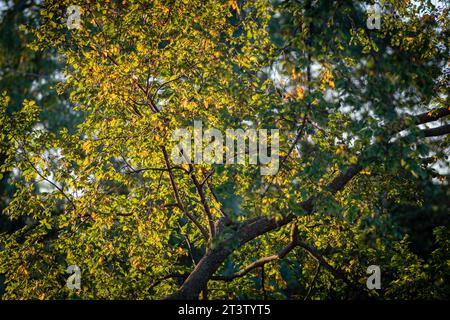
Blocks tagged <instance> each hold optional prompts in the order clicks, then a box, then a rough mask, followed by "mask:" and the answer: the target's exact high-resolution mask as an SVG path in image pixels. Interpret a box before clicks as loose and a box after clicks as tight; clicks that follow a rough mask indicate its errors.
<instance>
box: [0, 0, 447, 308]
mask: <svg viewBox="0 0 450 320" xmlns="http://www.w3.org/2000/svg"><path fill="white" fill-rule="evenodd" d="M382 3H383V4H384V5H385V7H384V9H383V10H384V11H383V15H382V27H381V28H380V29H379V30H369V29H368V28H367V24H366V20H367V13H366V5H367V4H368V3H367V2H362V1H361V2H360V1H346V2H340V1H339V2H336V1H266V0H256V1H251V2H246V1H234V0H233V1H217V0H214V1H213V0H208V1H200V0H198V1H197V0H193V1H129V0H124V1H122V2H111V3H109V2H108V3H106V4H100V3H98V2H91V1H85V2H82V3H81V2H80V3H79V5H80V9H81V11H80V13H81V27H80V28H73V29H72V28H68V26H67V23H66V22H67V14H69V15H70V14H71V12H70V11H69V12H67V8H68V6H69V5H74V4H76V3H73V1H53V0H49V1H47V2H46V3H45V5H44V8H43V10H42V11H41V17H42V21H41V25H40V27H39V28H37V29H30V30H33V32H34V34H35V37H36V41H35V43H34V45H33V47H34V48H35V49H38V48H39V49H44V50H45V49H50V48H57V49H58V52H60V54H61V55H63V56H64V58H65V62H66V64H67V68H66V71H65V77H64V81H62V82H61V84H60V87H59V88H60V90H61V92H64V91H71V92H72V93H71V101H72V103H73V104H74V105H75V106H76V109H77V110H79V111H81V112H83V113H84V116H85V121H84V122H83V123H81V124H80V125H79V126H78V127H77V132H76V133H74V134H72V133H69V132H68V131H67V130H64V129H63V130H61V131H59V132H56V133H52V132H50V131H46V130H39V129H36V127H35V126H34V119H35V118H36V117H38V115H39V108H38V107H37V105H36V103H34V102H33V101H25V103H24V107H23V110H21V111H18V112H16V113H14V114H13V115H12V116H10V115H8V114H7V113H6V112H5V111H4V110H5V109H6V106H7V104H8V101H7V98H6V96H5V97H4V98H3V105H4V107H3V112H2V114H1V122H2V141H3V140H5V139H6V140H7V141H10V142H11V143H8V144H3V145H2V152H3V153H4V154H7V155H8V156H7V159H6V162H5V164H4V165H3V166H2V170H3V171H11V170H15V172H17V174H18V175H19V176H20V178H18V179H16V180H17V181H16V182H15V183H16V188H17V190H18V191H17V192H16V194H15V196H14V198H13V199H12V200H11V202H10V203H9V205H8V208H7V209H6V210H7V213H8V214H9V216H10V217H11V218H18V217H23V216H26V217H28V218H29V220H30V221H31V223H30V224H29V225H27V226H25V227H23V228H21V229H20V230H18V231H17V232H15V233H13V234H10V235H7V234H2V236H1V238H0V243H1V247H3V248H4V250H3V251H2V252H1V256H0V273H5V274H6V277H7V287H6V292H5V295H4V297H5V298H16V297H20V298H35V297H38V298H64V297H81V298H125V297H126V298H173V299H179V298H186V299H196V298H198V297H199V296H200V294H202V297H203V298H243V297H244V298H254V297H267V298H322V299H325V298H340V299H349V298H367V297H373V298H445V297H448V293H449V292H448V291H449V287H448V285H446V283H445V279H446V277H448V275H449V271H450V270H449V269H448V268H449V267H448V264H447V263H446V261H447V260H448V257H449V249H448V248H449V239H450V237H449V229H448V228H447V227H446V226H448V218H447V219H446V220H445V221H444V222H443V223H439V224H438V226H439V228H436V229H435V231H434V234H435V237H436V242H435V243H436V247H435V248H433V252H432V253H431V254H430V256H429V257H428V258H427V260H426V261H425V260H424V258H422V257H420V256H419V255H418V254H416V253H414V252H412V251H411V249H410V247H409V245H408V237H407V235H406V234H405V233H404V231H403V229H402V228H401V226H399V224H398V222H397V220H396V219H395V218H396V217H395V209H392V207H393V204H395V205H396V206H406V205H413V206H416V207H417V206H422V205H423V203H424V202H425V203H426V201H427V198H425V197H424V193H423V192H422V190H421V188H420V187H418V185H419V183H418V181H423V183H425V182H427V183H429V184H430V183H431V182H430V181H431V179H435V180H433V181H434V182H433V183H434V184H433V185H436V184H441V185H442V186H447V183H448V181H447V178H446V176H445V172H444V174H442V171H441V172H439V171H437V169H436V165H437V164H439V163H445V162H446V161H447V157H448V156H447V153H448V142H449V138H448V133H449V124H448V123H447V122H446V117H447V116H448V115H449V114H450V108H449V107H448V72H447V73H446V70H448V69H446V64H447V63H448V58H449V54H448V53H449V52H448V38H449V37H448V35H449V28H448V27H449V25H448V12H449V11H448V10H449V8H448V7H443V8H438V7H436V6H435V5H433V4H431V3H430V2H428V1H421V2H410V1H402V2H398V1H382ZM388 5H389V8H388V7H387V6H388ZM194 120H201V121H202V122H203V123H204V125H205V126H208V127H214V128H216V129H218V130H220V131H221V132H225V131H226V130H227V129H230V128H243V129H247V128H254V129H271V128H277V129H280V130H281V134H280V153H279V155H280V168H279V170H278V172H277V174H276V175H273V176H262V175H261V173H260V165H232V164H226V165H221V164H206V163H195V164H189V165H187V164H186V165H185V164H181V165H180V164H175V163H174V162H173V161H172V159H171V154H172V151H173V150H174V146H175V144H176V142H175V141H173V140H172V139H171V135H172V133H173V132H174V131H175V130H177V129H179V128H186V127H191V126H192V125H193V121H194ZM429 125H432V126H429ZM37 186H40V188H39V189H40V190H41V191H40V192H37V190H36V187H37ZM43 187H45V188H46V190H45V191H42V189H43ZM432 190H436V189H435V188H434V189H433V188H432ZM444 190H446V189H445V187H444ZM447 191H448V190H447ZM447 194H448V192H447ZM61 206H63V208H64V209H63V210H62V211H60V210H55V208H58V207H61ZM388 210H390V211H388ZM433 227H436V225H435V226H433ZM68 265H78V266H79V267H80V268H81V270H82V288H81V289H80V290H77V291H70V290H69V289H67V288H66V287H65V286H64V283H65V279H66V274H65V270H66V268H67V266H68ZM369 265H379V266H380V267H381V270H382V273H383V280H382V281H383V282H382V283H383V285H382V288H383V289H382V290H380V291H369V290H367V288H366V287H365V283H366V278H367V274H366V269H367V267H368V266H369ZM405 266H408V267H407V268H405ZM411 284H412V285H411Z"/></svg>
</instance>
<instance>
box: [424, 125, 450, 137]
mask: <svg viewBox="0 0 450 320" xmlns="http://www.w3.org/2000/svg"><path fill="white" fill-rule="evenodd" d="M422 133H423V135H424V136H425V137H438V136H442V135H445V134H449V133H450V124H446V125H443V126H440V127H436V128H431V129H424V130H422Z"/></svg>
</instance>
